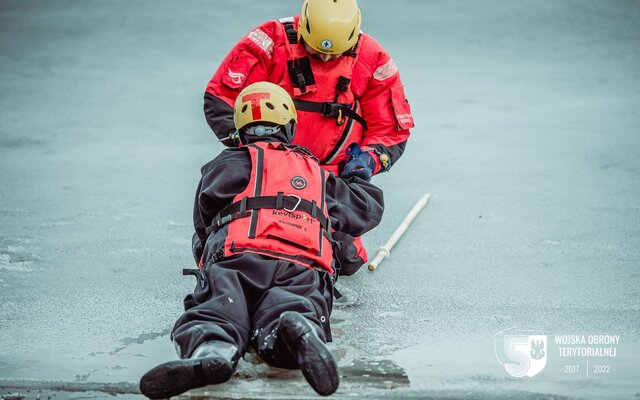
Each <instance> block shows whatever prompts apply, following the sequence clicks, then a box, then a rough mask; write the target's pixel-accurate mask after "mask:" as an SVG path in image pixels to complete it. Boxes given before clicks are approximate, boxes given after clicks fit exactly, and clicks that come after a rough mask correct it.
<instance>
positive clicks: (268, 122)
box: [233, 82, 298, 142]
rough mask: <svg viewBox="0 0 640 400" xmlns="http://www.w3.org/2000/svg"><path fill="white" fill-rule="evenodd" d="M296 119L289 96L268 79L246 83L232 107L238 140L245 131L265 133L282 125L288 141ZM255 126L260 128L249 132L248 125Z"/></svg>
mask: <svg viewBox="0 0 640 400" xmlns="http://www.w3.org/2000/svg"><path fill="white" fill-rule="evenodd" d="M297 121H298V115H297V113H296V107H295V105H294V104H293V100H292V99H291V96H289V93H287V91H286V90H284V89H283V88H281V87H280V86H278V85H276V84H274V83H271V82H256V83H252V84H251V85H249V86H247V87H246V88H244V89H243V90H242V91H241V92H240V94H239V95H238V97H237V98H236V102H235V104H234V107H233V123H234V124H235V126H236V129H237V130H238V131H239V133H240V138H241V140H242V139H243V137H242V136H243V135H244V134H252V135H255V136H268V135H271V134H273V133H276V132H279V131H280V129H279V128H280V127H281V126H283V127H284V128H285V129H284V130H283V133H284V134H285V136H286V138H287V140H288V141H289V142H291V140H293V135H294V134H295V124H296V122H297ZM260 122H263V123H264V124H260ZM255 126H259V127H260V128H259V129H257V130H256V129H254V130H252V131H251V132H248V129H250V128H251V127H255ZM243 128H244V129H243ZM262 128H264V129H262ZM242 141H243V142H244V140H242Z"/></svg>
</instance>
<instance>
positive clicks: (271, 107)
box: [265, 102, 276, 110]
mask: <svg viewBox="0 0 640 400" xmlns="http://www.w3.org/2000/svg"><path fill="white" fill-rule="evenodd" d="M265 105H266V106H267V108H268V109H269V110H275V109H276V108H275V107H274V106H273V104H271V103H268V102H267V103H265Z"/></svg>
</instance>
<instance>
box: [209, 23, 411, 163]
mask: <svg viewBox="0 0 640 400" xmlns="http://www.w3.org/2000/svg"><path fill="white" fill-rule="evenodd" d="M297 25H298V17H295V18H288V19H282V20H280V21H268V22H265V23H264V24H262V25H260V26H259V27H257V28H256V29H254V30H253V31H251V32H250V33H249V34H248V35H247V36H246V37H245V38H243V39H242V40H241V41H240V42H239V43H238V44H237V45H236V46H235V47H234V48H233V49H232V50H231V52H230V53H229V54H228V55H227V57H226V58H225V60H224V61H223V62H222V64H221V65H220V67H219V68H218V70H217V71H216V73H215V74H214V76H213V78H212V79H211V81H210V82H209V85H208V86H207V94H209V95H212V96H214V98H216V99H221V100H222V101H223V103H222V104H225V103H226V105H225V106H224V108H225V109H224V110H223V109H221V108H220V109H218V108H219V107H220V106H219V105H214V106H212V107H211V110H210V111H209V113H207V111H206V110H205V114H206V116H207V120H208V122H209V125H210V126H211V127H212V129H213V130H214V132H216V134H217V135H218V137H219V138H221V139H222V138H225V137H226V136H227V135H228V133H229V130H231V129H232V127H231V126H225V125H224V124H226V123H228V122H229V121H230V118H227V119H225V118H222V116H221V114H224V113H230V111H229V108H228V107H227V106H229V107H232V106H233V102H234V101H235V98H236V97H237V95H238V93H239V92H240V90H242V88H244V87H246V86H247V85H249V84H251V83H254V82H257V81H265V80H266V81H270V82H273V83H276V84H278V85H280V86H282V87H283V88H285V89H286V90H287V91H288V92H289V93H290V94H291V95H292V97H293V99H294V102H295V103H296V107H297V109H298V114H299V116H298V128H297V131H296V136H295V138H294V140H293V144H298V145H301V146H304V147H306V148H308V149H309V150H310V151H311V152H312V153H313V155H314V156H316V157H317V158H318V159H319V160H320V163H321V164H322V165H323V167H325V168H326V169H328V170H330V171H333V172H334V173H336V174H338V173H339V172H340V171H339V165H340V163H342V162H344V161H345V160H346V157H347V156H346V155H345V150H346V147H347V146H348V145H349V144H350V143H354V142H355V143H358V144H360V145H361V147H363V148H364V149H365V150H366V149H371V148H375V150H376V151H377V152H378V154H379V155H380V154H382V153H384V154H385V156H386V157H385V158H383V159H386V160H389V161H390V162H381V161H380V159H379V157H374V159H375V160H376V170H375V171H374V173H377V172H379V171H381V170H387V169H389V168H390V167H391V164H392V163H393V162H395V161H396V160H397V158H399V157H400V155H401V154H402V151H403V150H404V143H405V142H406V140H407V139H408V137H409V129H410V128H412V127H413V126H414V123H413V117H412V115H411V110H410V107H409V103H408V102H407V100H406V97H405V94H404V88H403V86H402V82H401V81H400V76H399V74H398V69H397V67H396V65H395V63H394V62H393V60H392V59H391V57H390V56H389V55H388V54H387V53H386V51H385V50H384V49H383V48H382V47H381V46H380V45H379V44H378V43H377V42H376V41H375V40H374V39H373V38H372V37H371V36H369V35H367V34H365V33H361V35H360V39H359V41H358V44H357V45H356V46H355V48H354V49H352V50H351V51H349V52H347V53H345V54H344V55H343V56H342V57H340V58H338V59H337V60H333V61H329V62H321V61H319V60H316V59H314V58H312V57H310V56H309V54H308V53H307V52H306V50H305V49H304V45H303V44H302V43H299V42H298V40H297V32H296V29H297ZM205 98H206V96H205ZM215 104H218V103H215ZM205 109H206V106H205Z"/></svg>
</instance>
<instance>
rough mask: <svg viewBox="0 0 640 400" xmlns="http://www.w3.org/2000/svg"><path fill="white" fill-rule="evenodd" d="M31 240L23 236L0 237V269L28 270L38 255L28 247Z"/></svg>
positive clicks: (9, 270)
mask: <svg viewBox="0 0 640 400" xmlns="http://www.w3.org/2000/svg"><path fill="white" fill-rule="evenodd" d="M30 244H31V240H30V239H25V238H2V239H0V271H8V272H29V271H31V270H32V269H33V265H34V263H35V262H36V261H38V259H39V257H38V256H37V255H35V254H33V252H32V251H31V250H30V249H29V248H30V247H31V246H30Z"/></svg>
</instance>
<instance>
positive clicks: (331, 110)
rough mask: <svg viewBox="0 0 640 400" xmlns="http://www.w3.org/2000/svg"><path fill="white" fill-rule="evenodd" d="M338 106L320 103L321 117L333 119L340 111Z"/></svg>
mask: <svg viewBox="0 0 640 400" xmlns="http://www.w3.org/2000/svg"><path fill="white" fill-rule="evenodd" d="M339 106H340V104H338V103H329V102H326V103H322V115H324V116H325V117H335V116H336V115H337V114H338V111H339V110H340V107H339Z"/></svg>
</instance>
